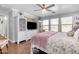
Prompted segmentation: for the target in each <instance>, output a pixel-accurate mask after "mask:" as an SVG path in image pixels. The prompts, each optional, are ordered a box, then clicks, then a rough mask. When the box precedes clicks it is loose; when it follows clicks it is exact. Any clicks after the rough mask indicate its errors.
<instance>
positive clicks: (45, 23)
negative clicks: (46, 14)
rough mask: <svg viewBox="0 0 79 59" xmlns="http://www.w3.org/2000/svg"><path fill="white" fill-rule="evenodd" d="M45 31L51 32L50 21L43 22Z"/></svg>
mask: <svg viewBox="0 0 79 59" xmlns="http://www.w3.org/2000/svg"><path fill="white" fill-rule="evenodd" d="M43 30H44V31H49V20H43Z"/></svg>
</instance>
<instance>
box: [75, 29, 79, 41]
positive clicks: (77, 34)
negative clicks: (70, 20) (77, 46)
mask: <svg viewBox="0 0 79 59" xmlns="http://www.w3.org/2000/svg"><path fill="white" fill-rule="evenodd" d="M74 38H75V39H76V40H78V41H79V29H78V30H76V31H75V33H74Z"/></svg>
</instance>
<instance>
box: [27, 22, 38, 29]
mask: <svg viewBox="0 0 79 59" xmlns="http://www.w3.org/2000/svg"><path fill="white" fill-rule="evenodd" d="M27 29H30V30H32V29H37V23H36V22H27Z"/></svg>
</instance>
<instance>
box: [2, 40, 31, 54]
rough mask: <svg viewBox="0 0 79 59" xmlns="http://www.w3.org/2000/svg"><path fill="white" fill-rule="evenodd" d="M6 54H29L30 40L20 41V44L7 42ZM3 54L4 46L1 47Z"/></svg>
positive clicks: (4, 51)
mask: <svg viewBox="0 0 79 59" xmlns="http://www.w3.org/2000/svg"><path fill="white" fill-rule="evenodd" d="M8 46H9V48H8V54H30V49H31V40H29V41H27V42H26V41H24V42H21V43H20V44H16V43H10V42H9V44H8ZM2 52H3V54H5V53H6V52H7V49H6V47H4V48H3V49H2Z"/></svg>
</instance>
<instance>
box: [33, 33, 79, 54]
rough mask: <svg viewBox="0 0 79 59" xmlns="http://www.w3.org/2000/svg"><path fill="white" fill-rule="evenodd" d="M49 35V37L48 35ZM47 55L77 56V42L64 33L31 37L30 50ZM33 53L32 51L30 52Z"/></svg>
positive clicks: (78, 43)
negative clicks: (37, 50)
mask: <svg viewBox="0 0 79 59" xmlns="http://www.w3.org/2000/svg"><path fill="white" fill-rule="evenodd" d="M50 33H51V35H50ZM34 47H36V48H38V49H40V50H42V51H44V52H46V53H48V54H78V53H79V42H78V40H76V39H75V38H74V37H71V36H68V35H67V33H64V32H43V33H39V34H37V35H36V36H34V37H32V48H34ZM32 51H33V50H32Z"/></svg>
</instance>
